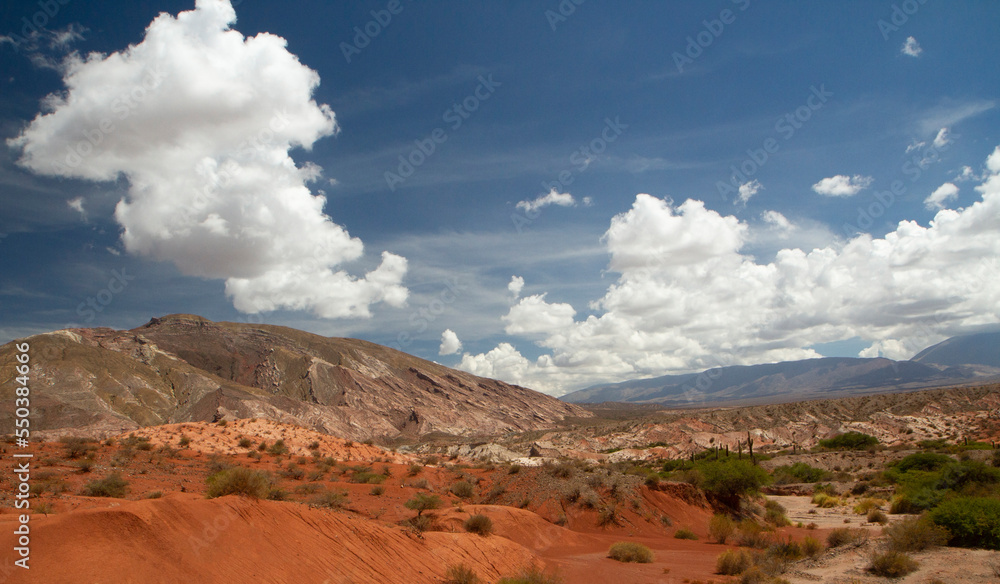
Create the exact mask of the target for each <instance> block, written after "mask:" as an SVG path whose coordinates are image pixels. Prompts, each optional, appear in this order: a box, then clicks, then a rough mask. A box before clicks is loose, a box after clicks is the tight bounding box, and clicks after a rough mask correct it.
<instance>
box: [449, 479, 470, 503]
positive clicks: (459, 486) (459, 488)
mask: <svg viewBox="0 0 1000 584" xmlns="http://www.w3.org/2000/svg"><path fill="white" fill-rule="evenodd" d="M450 490H451V492H452V494H453V495H455V496H456V497H459V498H462V499H471V498H472V496H473V495H475V494H476V488H475V487H473V486H472V483H470V482H469V481H458V482H457V483H455V484H453V485H452V486H451V489H450Z"/></svg>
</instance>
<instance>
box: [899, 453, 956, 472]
mask: <svg viewBox="0 0 1000 584" xmlns="http://www.w3.org/2000/svg"><path fill="white" fill-rule="evenodd" d="M954 461H955V459H954V458H952V457H950V456H948V455H945V454H936V453H934V452H917V453H915V454H911V455H909V456H907V457H905V458H903V459H902V460H900V461H899V462H897V463H896V464H894V465H892V470H893V471H894V472H895V473H905V472H909V471H911V470H925V471H933V470H938V469H939V468H941V467H943V466H944V465H946V464H950V463H952V462H954Z"/></svg>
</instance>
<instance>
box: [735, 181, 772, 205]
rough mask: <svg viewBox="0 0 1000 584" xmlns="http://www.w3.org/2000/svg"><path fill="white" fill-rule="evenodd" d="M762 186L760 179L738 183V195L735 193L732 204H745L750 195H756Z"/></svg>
mask: <svg viewBox="0 0 1000 584" xmlns="http://www.w3.org/2000/svg"><path fill="white" fill-rule="evenodd" d="M762 188H764V187H763V186H762V185H761V184H760V181H758V180H752V181H750V182H745V183H743V184H741V185H740V190H739V195H737V197H736V200H735V201H733V204H734V205H746V204H747V201H749V200H750V197H752V196H754V195H756V194H757V193H758V192H760V190H761V189H762Z"/></svg>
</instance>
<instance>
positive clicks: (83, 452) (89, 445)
mask: <svg viewBox="0 0 1000 584" xmlns="http://www.w3.org/2000/svg"><path fill="white" fill-rule="evenodd" d="M59 441H60V442H62V443H63V444H64V445H65V446H66V458H69V459H73V460H75V459H77V458H84V457H87V456H89V455H90V453H91V452H93V451H95V450H97V445H96V444H94V441H93V440H91V439H89V438H80V437H78V436H63V437H62V438H60V439H59Z"/></svg>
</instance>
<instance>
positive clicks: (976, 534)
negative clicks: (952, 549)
mask: <svg viewBox="0 0 1000 584" xmlns="http://www.w3.org/2000/svg"><path fill="white" fill-rule="evenodd" d="M930 519H931V521H933V522H934V523H935V524H937V525H939V526H941V527H944V528H945V529H947V530H948V532H949V533H950V537H949V539H948V543H949V544H950V545H954V546H960V547H982V548H986V549H993V550H996V549H1000V499H995V498H992V497H956V498H954V499H950V500H948V501H945V502H944V503H942V504H941V505H940V506H939V507H937V508H936V509H934V510H933V511H931V512H930Z"/></svg>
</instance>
